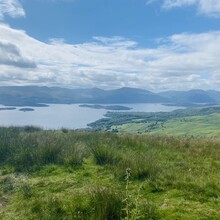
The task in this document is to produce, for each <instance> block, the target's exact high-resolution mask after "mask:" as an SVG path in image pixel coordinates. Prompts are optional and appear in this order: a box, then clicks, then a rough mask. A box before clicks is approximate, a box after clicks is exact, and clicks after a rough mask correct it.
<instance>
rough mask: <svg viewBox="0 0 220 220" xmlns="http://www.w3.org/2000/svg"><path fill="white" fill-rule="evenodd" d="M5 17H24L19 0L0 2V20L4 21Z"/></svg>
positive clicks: (2, 0) (1, 0) (0, 0)
mask: <svg viewBox="0 0 220 220" xmlns="http://www.w3.org/2000/svg"><path fill="white" fill-rule="evenodd" d="M5 15H9V16H11V17H13V18H15V17H24V16H25V11H24V9H23V7H22V5H21V3H20V1H19V0H0V20H3V19H4V16H5Z"/></svg>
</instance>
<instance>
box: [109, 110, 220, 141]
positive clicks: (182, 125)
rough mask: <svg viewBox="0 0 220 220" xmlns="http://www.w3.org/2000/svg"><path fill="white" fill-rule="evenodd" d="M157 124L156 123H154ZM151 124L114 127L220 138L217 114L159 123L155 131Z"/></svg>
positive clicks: (219, 119) (136, 131) (122, 129)
mask: <svg viewBox="0 0 220 220" xmlns="http://www.w3.org/2000/svg"><path fill="white" fill-rule="evenodd" d="M153 123H154V124H155V122H153ZM151 125H152V122H150V123H135V122H133V123H127V124H123V125H119V126H112V129H117V130H118V131H119V132H129V133H149V134H157V135H181V136H192V135H193V136H197V137H215V138H218V137H219V138H220V114H219V113H215V114H211V115H207V116H191V117H182V118H175V119H170V120H167V121H166V122H162V123H161V122H158V123H157V125H156V126H155V127H154V129H149V128H151Z"/></svg>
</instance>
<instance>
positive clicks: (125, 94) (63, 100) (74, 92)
mask: <svg viewBox="0 0 220 220" xmlns="http://www.w3.org/2000/svg"><path fill="white" fill-rule="evenodd" d="M42 103H46V104H73V103H91V104H118V103H120V104H123V103H124V104H125V103H164V104H174V105H193V104H219V103H220V92H218V91H215V90H208V91H204V90H189V91H166V92H160V93H153V92H150V91H147V90H143V89H137V88H128V87H123V88H120V89H113V90H102V89H98V88H91V89H67V88H60V87H46V86H43V87H39V86H2V87H0V104H2V105H6V106H43V105H42Z"/></svg>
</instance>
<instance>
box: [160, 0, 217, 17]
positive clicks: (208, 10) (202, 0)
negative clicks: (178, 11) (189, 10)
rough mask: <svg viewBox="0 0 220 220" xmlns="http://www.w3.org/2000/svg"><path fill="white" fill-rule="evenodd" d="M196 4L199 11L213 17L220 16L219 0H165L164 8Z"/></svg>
mask: <svg viewBox="0 0 220 220" xmlns="http://www.w3.org/2000/svg"><path fill="white" fill-rule="evenodd" d="M192 5H195V6H197V8H198V12H199V13H201V14H205V15H207V16H211V17H220V1H219V0H163V8H167V9H169V8H175V7H184V6H192Z"/></svg>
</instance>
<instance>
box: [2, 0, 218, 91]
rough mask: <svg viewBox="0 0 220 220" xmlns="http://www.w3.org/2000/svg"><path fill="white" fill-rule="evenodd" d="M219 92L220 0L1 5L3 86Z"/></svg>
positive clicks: (55, 0)
mask: <svg viewBox="0 0 220 220" xmlns="http://www.w3.org/2000/svg"><path fill="white" fill-rule="evenodd" d="M11 85H18V86H23V85H38V86H59V87H67V88H93V87H98V88H102V89H115V88H120V87H133V88H141V89H146V90H150V91H154V92H160V91H166V90H190V89H204V90H209V89H215V90H220V0H0V86H11Z"/></svg>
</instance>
